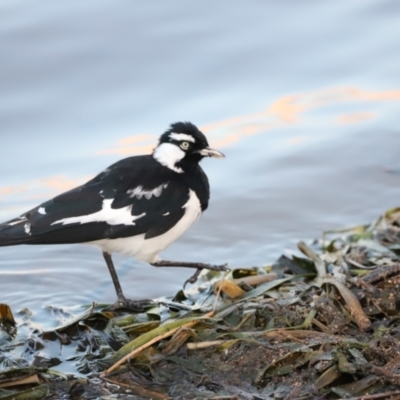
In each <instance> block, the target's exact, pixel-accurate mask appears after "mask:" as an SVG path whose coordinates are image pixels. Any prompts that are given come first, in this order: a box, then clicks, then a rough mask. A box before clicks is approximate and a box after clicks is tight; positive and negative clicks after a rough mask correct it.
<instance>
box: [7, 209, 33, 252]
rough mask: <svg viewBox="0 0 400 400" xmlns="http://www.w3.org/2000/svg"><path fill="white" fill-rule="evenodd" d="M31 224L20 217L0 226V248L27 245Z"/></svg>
mask: <svg viewBox="0 0 400 400" xmlns="http://www.w3.org/2000/svg"><path fill="white" fill-rule="evenodd" d="M30 231H31V224H30V223H29V221H28V220H27V218H26V217H24V216H21V217H18V218H14V219H12V220H10V221H7V222H4V223H2V224H0V246H13V245H16V244H23V243H29V242H30V241H31V240H30V233H31V232H30Z"/></svg>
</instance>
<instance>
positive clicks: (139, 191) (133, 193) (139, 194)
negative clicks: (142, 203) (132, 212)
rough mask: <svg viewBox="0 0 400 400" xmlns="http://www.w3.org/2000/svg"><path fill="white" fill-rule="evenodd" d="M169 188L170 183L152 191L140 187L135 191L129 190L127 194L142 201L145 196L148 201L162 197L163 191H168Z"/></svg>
mask: <svg viewBox="0 0 400 400" xmlns="http://www.w3.org/2000/svg"><path fill="white" fill-rule="evenodd" d="M167 187H168V183H165V184H162V185H160V186H157V187H156V188H154V189H152V190H143V186H138V187H136V188H135V189H129V190H128V191H127V192H126V193H128V194H129V197H130V198H133V197H136V198H137V199H138V200H140V199H141V198H142V197H143V196H144V197H145V198H146V199H147V200H150V199H151V197H152V196H154V197H160V196H161V192H162V191H163V189H166V188H167Z"/></svg>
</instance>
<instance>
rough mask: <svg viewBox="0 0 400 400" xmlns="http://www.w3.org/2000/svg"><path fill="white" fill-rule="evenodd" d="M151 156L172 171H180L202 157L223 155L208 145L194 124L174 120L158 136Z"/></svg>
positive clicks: (221, 156) (197, 161) (220, 156)
mask: <svg viewBox="0 0 400 400" xmlns="http://www.w3.org/2000/svg"><path fill="white" fill-rule="evenodd" d="M153 157H154V158H155V159H156V160H157V161H158V162H159V163H161V164H163V165H164V166H166V167H168V168H170V169H172V170H173V171H175V172H179V173H182V172H184V166H185V165H190V164H192V165H193V164H198V163H199V162H200V161H201V159H202V158H204V157H216V158H223V157H225V156H224V155H223V154H222V153H221V152H219V151H217V150H214V149H211V148H210V147H209V145H208V142H207V138H206V137H205V136H204V134H203V133H202V132H200V130H199V129H198V128H197V127H196V126H195V125H193V124H192V123H190V122H176V123H175V124H172V125H171V126H170V128H169V129H168V130H167V131H166V132H165V133H164V134H162V135H161V136H160V140H159V143H158V146H157V147H156V148H155V149H154V152H153ZM182 168H183V169H182Z"/></svg>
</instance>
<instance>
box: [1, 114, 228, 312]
mask: <svg viewBox="0 0 400 400" xmlns="http://www.w3.org/2000/svg"><path fill="white" fill-rule="evenodd" d="M204 157H216V158H222V157H224V155H223V154H222V153H220V152H219V151H217V150H214V149H211V148H210V147H209V145H208V142H207V139H206V137H205V136H204V134H203V133H202V132H200V130H199V129H198V128H197V127H196V126H195V125H193V124H191V123H190V122H177V123H174V124H172V125H171V126H170V128H169V129H168V130H167V131H166V132H165V133H164V134H163V135H161V137H160V139H159V143H158V145H157V147H156V148H155V149H154V151H153V153H152V154H151V155H141V156H134V157H128V158H125V159H123V160H120V161H118V162H116V163H115V164H113V165H111V166H110V167H108V168H107V169H106V170H104V171H103V172H101V173H100V174H99V175H97V176H96V177H94V178H93V179H91V180H90V181H89V182H87V183H85V184H84V185H82V186H78V187H77V188H75V189H72V190H69V191H68V192H65V193H62V194H60V195H59V196H57V197H54V198H53V199H51V200H49V201H46V202H45V203H42V204H40V205H39V206H38V207H35V208H34V209H32V210H30V211H28V212H26V213H24V214H22V215H21V216H19V217H17V218H14V219H12V220H10V221H7V222H4V223H2V224H0V246H12V245H17V244H66V243H86V244H93V245H96V246H98V247H100V249H101V251H102V252H103V256H104V259H105V261H106V263H107V266H108V269H109V271H110V274H111V277H112V280H113V283H114V286H115V290H116V292H117V296H118V301H117V302H116V303H115V304H114V306H112V307H110V308H111V309H115V308H117V307H121V306H122V307H139V306H140V304H138V303H140V302H133V301H131V300H128V299H126V298H125V296H124V295H123V292H122V288H121V285H120V283H119V280H118V276H117V273H116V271H115V268H114V265H113V262H112V259H111V254H112V253H114V252H118V253H123V254H127V255H129V256H133V257H135V258H136V259H138V260H144V261H147V262H148V263H150V264H151V265H154V266H156V267H164V266H174V267H176V266H177V267H189V268H196V269H197V271H196V273H195V274H194V275H193V277H192V278H191V279H189V282H194V281H195V280H196V278H197V276H198V274H199V272H200V271H201V269H203V268H208V269H216V270H225V269H226V266H224V265H209V264H202V263H187V262H174V261H162V260H160V258H159V256H158V253H159V252H160V251H162V250H164V249H165V248H166V247H167V246H168V245H170V244H171V243H172V242H173V241H175V240H176V239H177V238H178V237H179V236H181V235H182V234H183V233H184V232H185V231H186V230H187V229H188V228H189V227H190V226H191V225H192V224H193V222H195V221H196V219H197V218H198V217H199V216H200V214H201V213H202V212H203V211H205V210H206V208H207V206H208V200H209V197H210V187H209V183H208V179H207V176H206V175H205V173H204V171H203V170H202V169H201V167H200V165H199V162H200V161H201V159H202V158H204Z"/></svg>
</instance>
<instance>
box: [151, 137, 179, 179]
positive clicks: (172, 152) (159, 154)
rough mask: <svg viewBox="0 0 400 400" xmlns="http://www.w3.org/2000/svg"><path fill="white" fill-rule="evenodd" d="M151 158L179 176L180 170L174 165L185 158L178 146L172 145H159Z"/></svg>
mask: <svg viewBox="0 0 400 400" xmlns="http://www.w3.org/2000/svg"><path fill="white" fill-rule="evenodd" d="M153 157H154V158H155V159H156V160H157V161H158V162H159V163H160V164H162V165H164V166H165V167H167V168H169V169H172V171H175V172H178V173H179V174H181V173H182V172H183V169H182V168H179V167H177V166H176V165H175V164H176V163H177V162H179V161H181V160H182V158H183V157H185V152H184V151H183V150H181V149H180V148H179V147H178V146H176V145H175V144H172V143H161V144H160V145H159V146H157V147H156V148H155V150H154V153H153Z"/></svg>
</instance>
